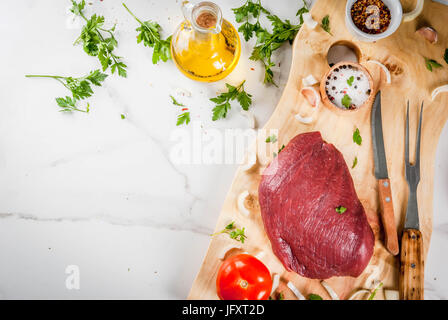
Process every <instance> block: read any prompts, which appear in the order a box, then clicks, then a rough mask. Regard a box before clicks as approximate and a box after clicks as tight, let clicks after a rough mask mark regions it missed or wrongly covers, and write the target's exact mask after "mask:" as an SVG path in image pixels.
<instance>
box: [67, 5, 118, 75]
mask: <svg viewBox="0 0 448 320" xmlns="http://www.w3.org/2000/svg"><path fill="white" fill-rule="evenodd" d="M72 4H73V6H72V8H71V9H70V11H71V12H73V14H75V15H77V16H79V17H81V18H83V19H84V21H85V22H86V24H85V25H84V27H83V28H82V30H81V35H80V36H79V37H78V38H77V39H76V41H75V42H74V44H75V45H76V44H78V43H82V44H83V48H84V51H85V52H86V53H87V54H88V55H89V56H93V57H97V58H98V60H99V61H100V63H101V66H102V68H103V71H106V70H107V69H108V68H109V67H111V72H112V74H114V73H115V71H118V75H119V76H121V77H126V76H127V72H126V68H127V66H126V65H125V64H124V63H123V62H122V61H121V57H119V56H117V55H115V53H114V52H113V51H114V49H115V48H116V47H117V45H118V42H117V40H116V39H115V36H114V32H115V27H116V24H115V25H114V26H113V27H112V28H110V29H105V28H104V22H105V19H104V17H103V16H99V15H96V14H93V15H92V16H91V17H90V18H87V17H86V16H85V15H84V12H83V10H84V8H85V5H86V2H85V0H82V1H80V2H76V1H75V0H72Z"/></svg>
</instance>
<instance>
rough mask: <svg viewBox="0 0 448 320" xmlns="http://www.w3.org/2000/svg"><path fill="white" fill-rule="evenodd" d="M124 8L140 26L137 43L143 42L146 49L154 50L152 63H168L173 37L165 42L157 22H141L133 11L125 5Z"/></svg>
mask: <svg viewBox="0 0 448 320" xmlns="http://www.w3.org/2000/svg"><path fill="white" fill-rule="evenodd" d="M123 6H124V7H125V8H126V10H127V11H128V12H129V13H130V14H131V16H132V17H134V19H135V20H136V21H137V22H138V23H139V24H140V27H138V28H137V29H136V30H137V32H139V34H138V35H137V43H141V42H143V45H144V46H145V47H150V48H153V49H154V50H153V53H152V63H153V64H157V63H158V62H159V61H163V62H167V61H168V60H170V59H171V49H170V45H171V36H169V37H168V38H167V39H165V40H163V39H162V38H161V35H160V31H161V29H162V28H161V27H160V25H159V24H158V23H157V22H154V21H151V20H148V21H141V20H140V19H139V18H137V17H136V16H135V15H134V14H133V13H132V12H131V10H129V8H128V7H127V6H126V5H125V4H124V3H123Z"/></svg>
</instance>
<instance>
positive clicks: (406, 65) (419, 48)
mask: <svg viewBox="0 0 448 320" xmlns="http://www.w3.org/2000/svg"><path fill="white" fill-rule="evenodd" d="M401 2H402V4H403V8H404V11H405V12H406V11H409V10H410V9H412V7H413V5H414V4H415V0H409V1H408V0H404V1H401ZM345 3H346V2H345V1H342V0H337V1H329V0H318V1H317V2H316V3H315V5H314V6H313V8H312V10H311V13H312V16H313V18H314V19H315V20H316V21H321V19H322V18H323V17H324V16H325V15H327V14H330V21H331V30H332V33H333V36H331V35H330V34H328V33H326V32H325V31H323V30H322V29H321V28H320V27H319V26H318V27H316V29H314V30H310V29H309V28H308V27H307V26H304V27H302V28H301V30H300V32H299V33H298V35H297V38H296V39H295V42H294V44H293V56H292V59H293V60H292V66H291V71H290V76H289V80H288V83H287V85H286V88H285V90H284V92H283V95H282V97H281V99H280V102H279V104H278V106H277V108H276V109H275V111H274V113H273V115H272V117H271V118H270V120H269V121H268V123H267V124H266V126H265V129H267V130H270V129H278V130H279V131H278V132H279V134H278V139H279V145H280V146H281V145H282V144H285V145H286V144H287V143H288V141H289V140H290V139H292V138H293V137H294V136H296V135H297V134H300V133H303V132H309V131H320V132H321V133H322V137H323V138H324V140H326V141H327V142H330V143H332V144H334V145H335V146H336V147H337V148H338V149H339V150H340V151H341V152H342V154H343V155H344V158H345V160H346V162H347V164H348V166H349V167H350V168H351V166H352V163H353V159H354V158H355V157H357V158H358V165H357V166H356V167H355V168H354V169H350V171H351V174H352V177H353V181H354V184H355V188H356V191H357V194H358V197H359V198H360V200H361V202H362V203H363V205H364V208H365V210H366V214H367V216H368V219H369V223H370V224H371V227H372V229H373V230H374V233H375V238H376V243H375V251H374V256H373V257H372V259H371V261H370V264H369V265H368V266H367V268H366V269H365V271H364V272H363V274H362V275H360V276H359V277H358V278H352V277H334V278H331V279H329V280H328V281H327V282H328V283H329V284H330V285H331V286H332V288H333V289H334V290H335V291H336V292H337V293H338V294H339V296H340V297H341V299H344V298H347V297H348V296H350V295H351V293H353V292H354V291H355V290H357V289H360V288H372V286H373V282H375V281H382V282H383V283H384V288H388V289H398V258H397V257H394V256H392V255H391V254H389V253H388V252H387V250H386V249H385V248H384V246H383V242H382V241H383V232H382V227H381V223H380V219H379V204H378V189H377V181H376V180H375V177H374V174H373V166H374V164H373V154H372V141H371V125H370V112H371V105H370V106H366V107H364V108H361V109H359V110H357V111H355V112H346V111H340V112H337V110H334V109H330V108H327V107H325V106H323V105H321V107H320V108H319V110H318V111H315V110H313V108H312V107H311V106H310V105H309V104H308V102H307V101H306V100H305V99H304V97H303V96H302V95H301V94H300V89H301V88H302V78H304V77H306V76H308V75H310V74H312V75H314V77H315V78H316V79H318V80H320V79H321V78H322V76H323V75H324V74H325V72H326V71H327V70H328V69H329V66H328V63H327V52H328V50H329V49H330V47H331V46H333V45H334V44H346V45H348V46H351V47H353V48H354V50H355V51H356V52H357V53H358V57H359V62H360V63H361V64H362V65H363V66H365V67H366V68H367V69H368V70H369V72H370V73H371V75H372V77H373V79H374V86H375V87H376V88H375V90H378V89H380V90H381V91H382V115H383V130H384V139H385V147H386V154H387V165H388V169H389V177H390V179H391V184H392V190H393V194H392V197H393V203H394V208H395V218H396V223H397V226H398V229H399V232H400V234H401V230H402V228H403V224H404V218H405V211H406V204H407V197H408V188H407V184H406V181H405V177H404V134H405V115H406V102H407V100H408V99H409V101H410V104H411V121H410V132H411V137H410V145H411V148H410V150H411V160H412V159H413V158H414V156H413V155H414V151H415V147H414V146H415V135H416V132H417V129H416V127H417V115H418V111H417V109H418V106H419V105H420V104H421V102H422V101H424V102H425V111H424V117H423V119H424V120H423V131H422V149H421V182H420V185H419V188H418V204H419V212H420V226H421V231H422V233H423V237H424V249H425V256H426V254H427V252H428V248H429V244H430V238H431V232H432V210H433V204H432V201H433V185H434V184H433V178H434V158H435V152H436V147H437V141H438V139H439V136H440V133H441V131H442V128H443V126H444V124H445V122H446V120H447V117H448V94H446V93H444V94H441V95H439V96H438V97H437V98H436V100H435V101H431V92H432V90H433V89H434V88H436V87H438V86H440V85H442V84H446V83H448V71H447V70H448V65H447V64H446V63H445V62H444V61H443V54H444V51H445V48H447V47H448V23H447V22H448V7H446V6H444V5H442V4H440V3H436V2H432V1H429V0H427V1H425V7H424V11H423V13H422V14H421V15H420V16H419V17H418V18H417V19H416V20H414V21H411V22H403V23H402V24H401V26H400V28H399V29H398V31H397V32H396V33H395V34H394V35H392V36H391V37H389V38H386V39H383V40H380V41H378V42H376V43H365V42H359V41H357V40H356V39H354V37H353V36H352V35H351V34H350V33H349V31H348V30H347V28H346V27H345V21H344V19H345V17H344V15H345ZM424 25H429V26H432V27H433V28H434V29H436V30H437V31H438V34H439V41H438V43H437V44H430V43H429V42H427V41H426V40H425V39H423V38H422V37H421V36H419V35H417V34H415V31H416V30H417V29H418V28H419V27H420V26H424ZM424 57H428V58H431V59H435V60H437V61H438V62H439V63H441V64H443V68H440V69H435V70H434V71H433V72H430V71H428V70H427V69H426V67H425V61H424ZM372 59H373V60H378V61H380V62H382V63H383V64H385V65H386V66H387V67H388V68H389V69H390V70H391V73H392V83H391V84H386V82H385V74H384V73H383V72H382V71H381V69H380V67H378V66H377V65H375V64H373V63H370V62H367V61H368V60H372ZM313 112H315V113H314V118H315V121H314V122H313V123H312V124H309V125H304V124H302V123H300V122H299V121H297V120H296V119H295V117H294V116H295V115H296V114H298V113H300V114H302V115H308V114H312V113H313ZM355 128H359V130H360V133H361V135H362V138H363V142H362V145H361V146H358V145H356V144H354V143H353V140H352V135H353V131H354V130H355ZM412 133H413V134H412ZM265 138H266V137H259V143H265V142H264V140H262V139H265ZM265 167H266V163H264V164H257V166H256V167H255V168H253V169H252V170H250V171H244V170H243V169H242V168H240V169H239V170H238V171H237V173H236V176H235V178H234V181H233V183H232V186H231V188H230V191H229V193H228V195H227V197H226V200H225V203H224V206H223V209H222V212H221V215H220V216H219V219H218V222H217V225H216V231H219V230H222V229H223V227H224V226H225V225H226V224H227V223H228V222H229V221H232V220H235V221H236V222H237V224H238V225H239V226H244V227H245V228H246V234H247V236H248V239H247V241H246V242H245V243H244V245H243V246H242V250H238V249H233V250H231V251H229V252H228V253H227V255H226V257H228V256H230V255H232V254H235V253H238V252H242V251H245V252H248V253H250V254H254V255H258V257H260V260H262V261H263V262H264V263H265V264H266V265H267V266H268V268H269V270H270V271H271V272H272V273H278V274H280V275H281V283H280V286H279V288H278V290H277V291H282V292H283V293H284V295H285V298H286V299H295V297H294V295H293V294H292V292H291V291H290V290H289V289H288V288H287V287H286V283H287V282H288V281H292V282H293V283H294V284H295V285H296V287H297V288H298V289H299V290H300V291H301V292H302V293H303V294H304V295H308V294H309V293H316V294H319V295H321V296H322V297H323V298H324V299H329V298H330V297H329V296H328V294H327V293H326V291H325V290H324V288H323V287H322V286H321V284H320V281H319V280H311V279H307V278H304V277H301V276H299V275H297V274H295V273H292V272H287V271H285V269H284V267H283V265H282V264H281V263H280V261H279V260H278V259H277V257H276V256H275V255H274V254H273V252H272V250H271V244H270V242H269V240H268V238H267V235H266V233H265V231H264V227H263V222H262V220H261V215H260V210H259V206H258V192H257V190H258V184H259V182H260V178H261V175H260V172H262V170H263V169H264V168H265ZM244 190H248V191H249V192H250V197H252V199H253V202H252V206H251V209H250V211H251V212H250V215H249V216H248V217H245V216H244V215H242V214H241V213H239V212H238V209H237V197H238V195H239V194H240V193H241V192H242V191H244ZM232 243H235V244H236V242H235V241H234V240H231V239H229V237H228V236H226V235H220V236H216V237H214V238H212V239H211V242H210V246H209V248H208V251H207V254H206V257H205V259H204V261H203V264H202V267H201V269H200V271H199V273H198V275H197V277H196V279H195V281H194V283H193V286H192V288H191V291H190V294H189V297H188V298H189V299H217V298H218V297H217V295H216V286H215V281H216V274H217V270H218V268H219V266H220V264H221V262H222V260H220V258H219V256H220V255H221V254H222V251H223V249H224V248H225V247H226V246H229V245H231V244H232ZM378 298H383V294H382V293H380V294H379V295H378Z"/></svg>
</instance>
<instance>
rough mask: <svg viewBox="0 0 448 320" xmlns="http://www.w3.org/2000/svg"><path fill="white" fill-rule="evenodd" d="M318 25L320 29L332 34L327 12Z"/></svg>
mask: <svg viewBox="0 0 448 320" xmlns="http://www.w3.org/2000/svg"><path fill="white" fill-rule="evenodd" d="M320 26H321V27H322V29H324V30H325V31H326V32H328V33H329V34H330V35H332V34H331V28H330V16H329V15H328V14H327V15H326V16H325V17H323V18H322V23H321V24H320Z"/></svg>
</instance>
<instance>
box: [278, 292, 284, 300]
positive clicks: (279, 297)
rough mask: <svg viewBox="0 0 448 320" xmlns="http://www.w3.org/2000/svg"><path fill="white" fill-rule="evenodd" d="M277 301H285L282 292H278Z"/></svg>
mask: <svg viewBox="0 0 448 320" xmlns="http://www.w3.org/2000/svg"><path fill="white" fill-rule="evenodd" d="M277 300H285V295H284V294H283V292H280V293H279V294H278V296H277Z"/></svg>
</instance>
